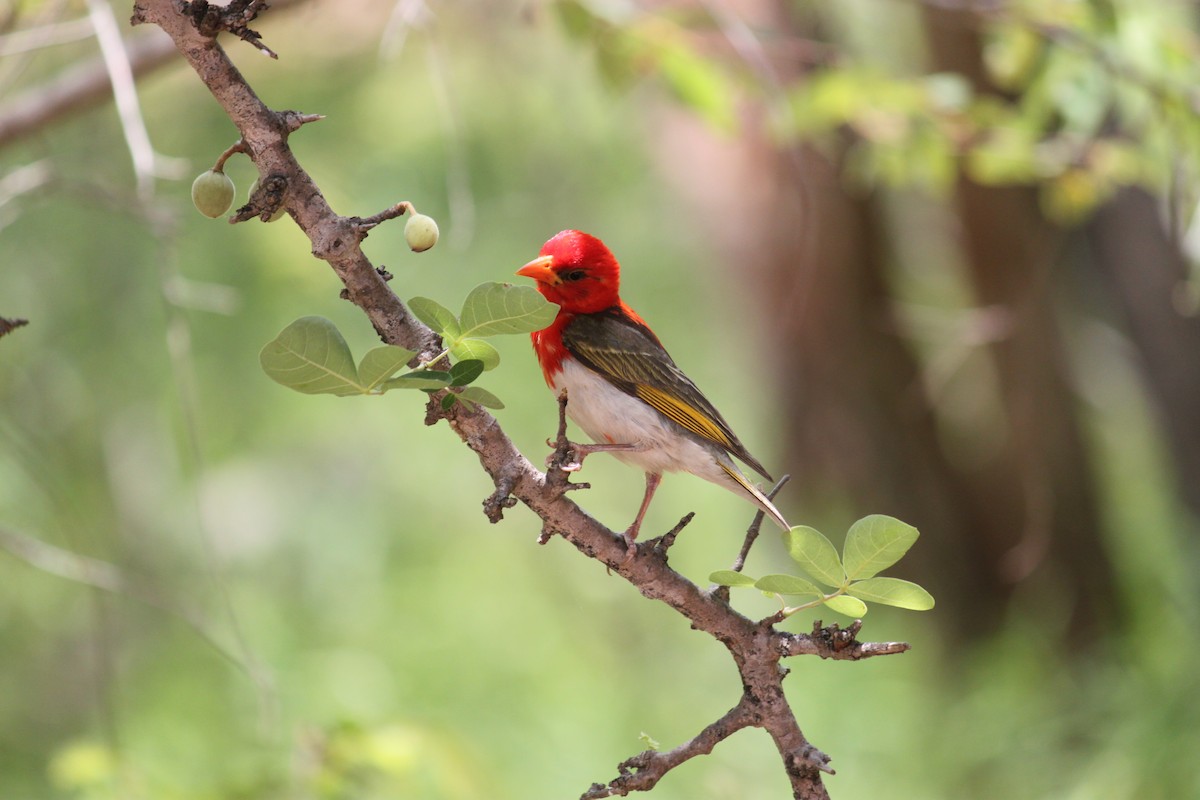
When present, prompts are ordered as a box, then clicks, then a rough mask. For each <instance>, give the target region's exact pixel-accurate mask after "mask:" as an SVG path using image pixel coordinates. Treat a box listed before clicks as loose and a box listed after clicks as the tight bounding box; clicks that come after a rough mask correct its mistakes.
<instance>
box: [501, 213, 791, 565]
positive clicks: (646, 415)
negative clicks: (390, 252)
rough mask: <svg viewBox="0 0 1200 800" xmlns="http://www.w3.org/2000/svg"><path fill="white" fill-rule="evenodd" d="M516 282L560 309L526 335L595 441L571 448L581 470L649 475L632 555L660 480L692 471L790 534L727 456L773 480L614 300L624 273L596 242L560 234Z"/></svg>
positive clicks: (630, 536)
mask: <svg viewBox="0 0 1200 800" xmlns="http://www.w3.org/2000/svg"><path fill="white" fill-rule="evenodd" d="M517 274H518V275H521V276H524V277H526V278H533V279H534V280H535V281H537V288H538V291H539V292H541V293H542V295H543V296H544V297H545V298H546V299H547V300H549V301H550V302H552V303H555V304H557V305H558V307H559V311H558V316H557V317H555V319H554V322H552V323H551V324H550V326H549V327H547V328H544V329H542V330H540V331H536V332H534V333H533V334H532V335H531V336H532V339H533V349H534V352H535V353H537V358H538V362H539V363H540V364H541V367H542V373H543V374H544V375H545V376H546V383H547V384H549V385H550V388H551V389H552V390H554V392H555V393H558V392H560V391H562V390H563V389H566V390H567V416H569V417H570V418H571V419H572V420H573V421H574V422H575V423H576V424H577V425H578V426H579V427H580V428H582V429H583V430H584V432H585V433H586V434H587V435H588V436H590V437H592V439H593V440H594V444H583V445H576V450H575V452H576V457H577V459H578V461H579V462H582V460H583V458H584V457H585V456H586V455H587V454H588V453H594V452H601V451H607V452H611V453H612V454H613V455H614V456H616V457H617V458H618V459H620V460H621V461H623V462H625V463H626V464H630V465H632V466H635V467H638V468H640V469H642V470H643V471H644V472H645V473H646V495H645V497H644V498H643V499H642V505H641V508H639V509H638V513H637V517H636V518H634V520H633V524H632V525H630V526H629V529H628V530H627V531H626V532H625V537H626V539H627V540H628V541H629V551H630V554H631V555H632V553H633V548H634V540H635V539H636V538H637V535H638V529H639V528H640V527H641V525H642V519H643V518H644V517H645V516H646V509H647V508H648V507H649V506H650V499H651V498H652V497H653V496H654V490H655V489H657V488H658V483H659V481H660V480H661V479H662V474H663V473H664V472H690V473H692V474H693V475H698V476H699V477H701V478H704V479H705V480H708V481H712V482H713V483H715V484H717V485H718V486H723V487H724V488H726V489H728V490H729V491H731V492H733V493H734V494H736V495H739V496H741V497H744V498H745V499H746V500H749V501H750V502H751V503H754V504H755V505H756V506H758V507H759V508H761V509H762V510H763V511H764V512H766V515H767V516H769V517H770V518H771V519H772V520H774V521H775V522H776V524H778V525H779V526H780V527H781V528H783V529H784V530H787V529H788V523H787V520H785V519H784V518H783V515H782V514H780V513H779V510H778V509H777V508H775V506H774V505H773V504H772V503H771V501H770V500H769V499H767V497H766V495H764V494H763V493H762V492H761V491H759V489H758V488H757V487H756V486H755V485H754V484H752V483H751V482H750V481H749V480H748V479H747V478H746V476H745V475H744V474H742V471H741V470H740V469H738V466H737V464H735V463H734V461H733V458H731V456H737V457H738V458H739V459H741V460H742V461H743V462H745V463H746V464H747V465H748V466H750V467H751V468H753V469H754V471H755V472H757V473H759V474H760V475H762V476H763V477H764V478H766V479H768V480H771V476H770V475H769V474H767V471H766V470H765V469H764V468H763V465H762V464H760V463H759V461H758V459H756V458H755V457H754V456H752V455H750V452H749V451H748V450H746V447H745V446H744V445H743V444H742V443H741V442H740V441H739V440H738V438H737V436H736V435H735V434H734V432H733V431H732V430H731V429H730V427H729V423H727V422H726V421H725V419H724V418H723V417H722V416H721V414H720V412H719V411H717V409H715V408H714V407H713V405H712V403H710V402H709V401H708V399H707V398H706V397H705V396H704V395H703V394H701V392H700V390H699V389H697V388H696V384H694V383H692V381H691V380H690V379H689V378H688V376H687V375H684V374H683V372H682V371H681V370H680V369H679V367H677V366H675V362H674V361H673V360H672V359H671V356H670V355H668V354H667V351H666V349H665V348H664V347H663V346H662V342H660V341H659V340H658V337H657V336H656V335H655V334H654V331H652V330H650V326H649V325H647V324H646V322H645V320H643V319H642V318H641V317H639V316H638V315H637V313H635V312H634V311H633V309H631V308H630V307H629V306H627V305H625V303H624V302H623V301H622V300H621V296H620V293H619V288H620V280H621V267H620V265H619V264H618V263H617V259H616V258H615V257H614V256H613V254H612V252H611V251H609V249H608V248H607V247H606V246H605V245H604V243H603V242H601V241H600V240H599V239H597V238H596V237H595V236H590V235H588V234H586V233H581V232H579V231H572V230H568V231H562V232H561V233H559V234H557V235H555V236H554V237H553V238H551V239H550V240H549V241H548V242H546V244H545V245H543V246H542V249H541V253H540V254H539V255H538V257H537V258H535V259H534V260H533V261H530V262H529V263H528V264H526V265H525V266H523V267H521V269H519V270H517ZM566 469H578V464H574V465H571V466H570V467H566Z"/></svg>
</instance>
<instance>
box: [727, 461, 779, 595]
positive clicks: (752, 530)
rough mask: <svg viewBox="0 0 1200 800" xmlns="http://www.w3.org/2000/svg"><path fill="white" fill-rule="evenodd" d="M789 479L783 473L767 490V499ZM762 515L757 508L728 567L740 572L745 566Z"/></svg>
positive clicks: (773, 495)
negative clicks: (731, 564)
mask: <svg viewBox="0 0 1200 800" xmlns="http://www.w3.org/2000/svg"><path fill="white" fill-rule="evenodd" d="M791 479H792V476H791V475H784V476H783V477H782V478H780V479H779V482H778V483H776V484H775V486H774V487H772V488H771V491H769V492H767V499H768V500H774V499H775V495H777V494H779V490H780V489H782V488H783V487H784V486H785V485H787V482H788V481H790V480H791ZM763 517H764V514H763V511H762V509H759V511H758V513H757V514H755V515H754V519H753V520H752V521H751V522H750V527H749V528H747V529H746V541H745V542H743V543H742V549H741V551H740V552H739V553H738V555H737V558H735V559H734V560H733V566H732V567H730V569H732V570H733V571H734V572H741V571H742V569H743V568H744V567H745V566H746V558H747V557H748V556H749V555H750V548H751V547H753V546H754V542H755V541H756V540H757V539H758V534H759V533H760V532H761V530H762V524H763Z"/></svg>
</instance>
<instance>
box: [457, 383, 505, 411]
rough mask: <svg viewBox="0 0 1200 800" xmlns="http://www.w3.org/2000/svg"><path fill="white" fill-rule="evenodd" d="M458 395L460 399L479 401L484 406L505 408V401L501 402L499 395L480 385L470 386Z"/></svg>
mask: <svg viewBox="0 0 1200 800" xmlns="http://www.w3.org/2000/svg"><path fill="white" fill-rule="evenodd" d="M458 397H459V399H460V400H470V401H471V402H472V403H478V404H479V405H481V406H483V407H484V408H504V403H502V402H500V398H499V397H496V395H494V394H492V393H491V392H489V391H488V390H487V389H484V388H481V387H479V386H468V387H467V388H465V389H463V390H462V391H461V392H459V393H458Z"/></svg>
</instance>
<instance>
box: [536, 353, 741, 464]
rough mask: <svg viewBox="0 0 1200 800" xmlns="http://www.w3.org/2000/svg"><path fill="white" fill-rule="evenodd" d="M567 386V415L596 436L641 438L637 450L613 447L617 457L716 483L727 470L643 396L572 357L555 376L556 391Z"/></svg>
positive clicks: (613, 440)
mask: <svg viewBox="0 0 1200 800" xmlns="http://www.w3.org/2000/svg"><path fill="white" fill-rule="evenodd" d="M563 388H565V389H566V390H567V416H568V417H570V418H571V420H572V421H574V422H575V424H577V425H578V426H579V427H580V428H582V429H583V431H584V433H586V434H587V435H588V436H590V437H591V438H592V440H593V441H594V442H597V443H601V444H640V445H642V446H643V449H641V450H637V451H626V452H622V451H614V452H613V453H612V454H613V455H614V456H615V457H616V458H618V459H619V460H621V461H623V462H625V463H626V464H630V465H632V466H635V467H638V468H639V469H641V470H643V471H645V472H657V473H662V472H679V471H683V472H691V473H694V474H696V475H699V476H700V477H702V478H707V479H708V480H710V481H716V482H717V483H722V484H724V483H726V481H727V480H728V478H727V476H725V475H724V473H723V471H722V470H721V468H720V467H719V466H718V465H717V463H716V461H715V460H714V454H713V452H712V450H710V449H709V448H707V447H706V446H705V445H703V444H702V443H700V442H699V441H698V440H696V439H695V438H693V437H691V436H688V435H687V434H684V433H682V432H681V431H680V430H679V429H678V428H677V427H675V426H674V425H672V424H671V423H670V422H669V421H668V420H667V419H666V418H665V417H663V416H662V415H661V414H659V413H658V412H657V411H655V410H654V409H653V408H651V407H650V406H649V405H647V404H646V403H644V402H643V401H641V400H639V399H637V398H636V397H633V396H631V395H628V394H626V393H625V392H622V391H621V390H620V389H618V388H616V387H615V386H613V385H612V384H611V383H609V382H608V381H606V380H605V379H604V378H602V377H601V376H600V375H598V374H597V373H595V372H593V371H592V370H590V369H588V368H587V367H585V366H583V365H582V364H580V363H579V362H578V361H575V360H574V359H567V360H566V361H565V362H564V363H563V370H562V372H560V373H558V374H557V375H555V376H554V391H555V392H558V391H561V390H562V389H563Z"/></svg>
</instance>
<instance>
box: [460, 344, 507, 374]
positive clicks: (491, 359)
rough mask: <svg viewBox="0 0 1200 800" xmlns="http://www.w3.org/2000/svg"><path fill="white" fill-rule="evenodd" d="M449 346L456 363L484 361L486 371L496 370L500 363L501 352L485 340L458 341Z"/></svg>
mask: <svg viewBox="0 0 1200 800" xmlns="http://www.w3.org/2000/svg"><path fill="white" fill-rule="evenodd" d="M448 346H449V348H450V355H451V356H452V357H453V358H454V360H455V361H470V360H472V359H474V360H476V361H482V362H483V368H484V369H485V370H489V369H495V367H496V365H497V364H499V363H500V351H499V350H497V349H496V348H495V347H493V346H492V345H491V344H490V343H488V342H485V341H484V340H483V339H456V340H454V341H453V342H450V343H448Z"/></svg>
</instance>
